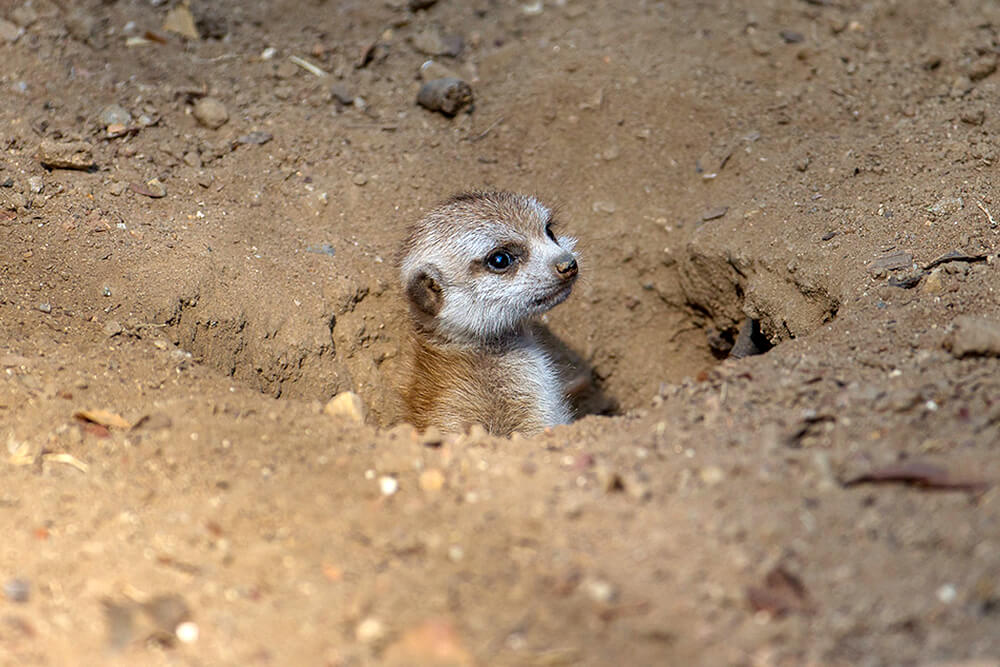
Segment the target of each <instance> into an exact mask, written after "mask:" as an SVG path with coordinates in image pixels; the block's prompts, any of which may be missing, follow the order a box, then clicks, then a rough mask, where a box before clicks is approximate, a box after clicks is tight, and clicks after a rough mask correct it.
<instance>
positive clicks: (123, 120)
mask: <svg viewBox="0 0 1000 667" xmlns="http://www.w3.org/2000/svg"><path fill="white" fill-rule="evenodd" d="M97 119H98V121H99V122H100V123H101V125H102V126H103V127H108V126H109V125H124V126H126V127H127V126H129V125H131V124H132V114H130V113H129V112H128V111H127V110H125V108H123V107H121V106H119V105H117V104H109V105H108V106H106V107H104V108H103V109H101V113H100V114H98V116H97Z"/></svg>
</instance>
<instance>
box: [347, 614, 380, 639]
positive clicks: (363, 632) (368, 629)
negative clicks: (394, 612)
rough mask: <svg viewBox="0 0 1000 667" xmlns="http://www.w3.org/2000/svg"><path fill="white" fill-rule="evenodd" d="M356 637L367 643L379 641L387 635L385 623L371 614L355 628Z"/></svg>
mask: <svg viewBox="0 0 1000 667" xmlns="http://www.w3.org/2000/svg"><path fill="white" fill-rule="evenodd" d="M354 637H355V638H356V639H357V640H358V641H359V642H363V643H365V644H371V643H372V642H377V641H378V640H380V639H382V638H383V637H385V624H384V623H382V621H380V620H378V619H377V618H375V617H374V616H369V617H368V618H366V619H364V620H363V621H361V622H360V623H358V626H357V627H356V628H354Z"/></svg>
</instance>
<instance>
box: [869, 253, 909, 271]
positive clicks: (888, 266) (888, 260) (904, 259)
mask: <svg viewBox="0 0 1000 667" xmlns="http://www.w3.org/2000/svg"><path fill="white" fill-rule="evenodd" d="M912 264H913V255H911V254H910V253H908V252H894V253H892V254H889V255H884V256H882V257H878V258H876V259H874V260H872V263H871V264H869V265H868V270H869V271H870V272H871V273H872V275H874V276H880V275H883V274H885V272H886V271H894V270H896V269H905V268H906V267H908V266H911V265H912Z"/></svg>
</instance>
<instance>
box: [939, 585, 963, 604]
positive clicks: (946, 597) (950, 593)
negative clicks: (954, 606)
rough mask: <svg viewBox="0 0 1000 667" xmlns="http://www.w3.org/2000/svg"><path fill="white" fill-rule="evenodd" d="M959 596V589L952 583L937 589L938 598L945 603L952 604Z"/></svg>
mask: <svg viewBox="0 0 1000 667" xmlns="http://www.w3.org/2000/svg"><path fill="white" fill-rule="evenodd" d="M957 597H958V591H956V590H955V587H954V586H952V585H951V584H945V585H944V586H942V587H941V588H939V589H937V599H938V600H940V601H941V602H942V603H943V604H951V603H952V602H954V601H955V598H957Z"/></svg>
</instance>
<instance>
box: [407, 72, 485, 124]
mask: <svg viewBox="0 0 1000 667" xmlns="http://www.w3.org/2000/svg"><path fill="white" fill-rule="evenodd" d="M472 102H473V96H472V88H471V87H470V86H469V84H467V83H466V82H465V81H462V80H461V79H455V78H444V79H434V80H433V81H428V82H427V83H425V84H424V85H423V86H421V87H420V91H419V92H418V93H417V104H419V105H420V106H422V107H424V108H426V109H430V110H431V111H440V112H441V113H443V114H444V115H445V116H454V115H455V114H457V113H458V112H459V111H461V110H462V109H465V108H467V107H470V106H471V105H472Z"/></svg>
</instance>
